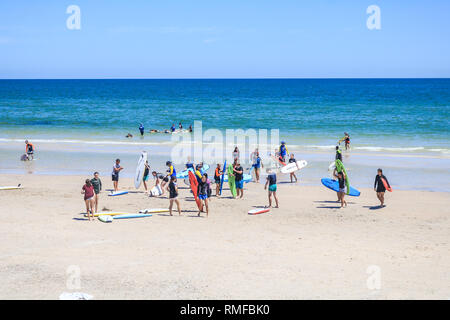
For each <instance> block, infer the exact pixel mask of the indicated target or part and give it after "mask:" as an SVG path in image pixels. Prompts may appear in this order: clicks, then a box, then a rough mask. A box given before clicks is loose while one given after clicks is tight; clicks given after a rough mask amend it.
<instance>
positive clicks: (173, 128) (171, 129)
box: [170, 123, 176, 133]
mask: <svg viewBox="0 0 450 320" xmlns="http://www.w3.org/2000/svg"><path fill="white" fill-rule="evenodd" d="M175 130H176V128H175V123H173V124H172V126H171V127H170V132H172V133H173V132H175Z"/></svg>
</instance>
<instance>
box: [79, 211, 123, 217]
mask: <svg viewBox="0 0 450 320" xmlns="http://www.w3.org/2000/svg"><path fill="white" fill-rule="evenodd" d="M121 214H132V213H130V212H109V211H105V212H99V213H94V217H100V216H111V217H112V216H118V215H121ZM84 216H85V217H87V214H84Z"/></svg>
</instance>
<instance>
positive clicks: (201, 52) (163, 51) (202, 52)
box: [0, 0, 450, 78]
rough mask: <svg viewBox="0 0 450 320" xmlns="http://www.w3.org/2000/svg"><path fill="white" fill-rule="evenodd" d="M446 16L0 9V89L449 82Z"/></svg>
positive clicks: (311, 5)
mask: <svg viewBox="0 0 450 320" xmlns="http://www.w3.org/2000/svg"><path fill="white" fill-rule="evenodd" d="M69 5H78V6H79V7H80V9H81V29H80V30H69V29H68V28H67V27H66V20H67V18H68V17H69V14H67V13H66V9H67V7H68V6H69ZM370 5H377V6H379V8H380V9H381V29H380V30H369V29H368V28H367V26H366V21H367V18H368V17H369V15H368V14H367V13H366V9H367V7H368V6H370ZM449 13H450V1H449V0H433V1H425V0H422V1H418V0H389V1H388V0H383V1H381V0H370V1H365V0H339V1H336V0H329V1H323V0H226V1H225V0H183V1H181V0H159V1H155V0H128V1H125V0H69V1H65V0H53V1H50V0H39V1H36V0H34V1H32V0H28V1H25V0H1V1H0V78H268V77H276V78H317V77H318V78H330V77H331V78H336V77H450V41H449V39H450V19H449V18H448V15H449Z"/></svg>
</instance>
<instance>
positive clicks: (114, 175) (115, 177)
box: [112, 159, 123, 191]
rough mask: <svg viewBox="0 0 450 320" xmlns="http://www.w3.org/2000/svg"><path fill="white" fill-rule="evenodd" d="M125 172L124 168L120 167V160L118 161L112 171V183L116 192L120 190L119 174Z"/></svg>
mask: <svg viewBox="0 0 450 320" xmlns="http://www.w3.org/2000/svg"><path fill="white" fill-rule="evenodd" d="M122 170H123V167H122V166H121V165H120V159H116V163H115V164H114V166H113V171H112V181H113V186H114V191H118V190H119V172H120V171H122Z"/></svg>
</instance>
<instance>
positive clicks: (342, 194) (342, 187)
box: [333, 169, 347, 208]
mask: <svg viewBox="0 0 450 320" xmlns="http://www.w3.org/2000/svg"><path fill="white" fill-rule="evenodd" d="M333 175H334V177H335V178H336V179H337V180H338V183H339V191H338V193H337V194H338V201H340V202H341V208H343V207H344V205H345V206H347V201H345V199H344V198H345V179H347V177H346V176H345V173H344V172H338V173H337V174H336V169H334V172H333Z"/></svg>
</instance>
